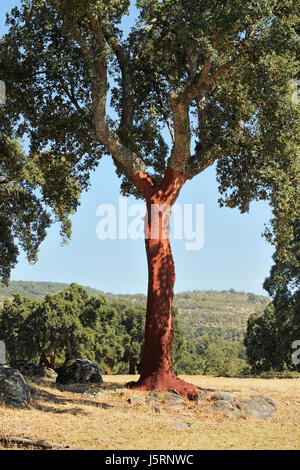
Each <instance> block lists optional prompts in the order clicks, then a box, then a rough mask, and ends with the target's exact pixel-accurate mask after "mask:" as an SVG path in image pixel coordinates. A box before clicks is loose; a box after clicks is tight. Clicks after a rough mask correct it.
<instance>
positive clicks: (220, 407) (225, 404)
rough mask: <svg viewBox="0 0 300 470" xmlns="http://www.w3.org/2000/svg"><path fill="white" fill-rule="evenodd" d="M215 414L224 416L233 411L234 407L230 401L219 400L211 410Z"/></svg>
mask: <svg viewBox="0 0 300 470" xmlns="http://www.w3.org/2000/svg"><path fill="white" fill-rule="evenodd" d="M209 409H210V410H211V411H212V412H213V413H217V414H223V413H226V412H228V411H232V410H233V409H234V407H233V406H232V404H231V403H230V402H229V401H226V400H218V401H216V402H215V403H214V404H213V405H211V406H210V408H209Z"/></svg>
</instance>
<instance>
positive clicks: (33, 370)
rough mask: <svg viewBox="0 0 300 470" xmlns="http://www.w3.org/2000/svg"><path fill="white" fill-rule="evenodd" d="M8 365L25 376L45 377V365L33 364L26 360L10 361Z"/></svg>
mask: <svg viewBox="0 0 300 470" xmlns="http://www.w3.org/2000/svg"><path fill="white" fill-rule="evenodd" d="M10 367H12V368H13V369H16V370H18V371H19V372H20V373H21V374H22V375H25V376H27V377H47V369H46V367H44V366H41V365H38V364H35V363H34V362H30V361H26V360H22V361H12V362H11V363H10ZM53 372H54V371H53ZM54 373H55V372H54Z"/></svg>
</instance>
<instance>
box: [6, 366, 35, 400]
mask: <svg viewBox="0 0 300 470" xmlns="http://www.w3.org/2000/svg"><path fill="white" fill-rule="evenodd" d="M30 397H31V393H30V389H29V386H28V384H27V382H26V380H25V379H24V377H23V375H22V374H20V372H18V371H17V370H15V369H13V368H12V367H9V366H0V399H1V400H2V401H3V402H4V403H5V404H6V405H9V406H14V407H18V408H25V407H27V406H28V403H29V401H30Z"/></svg>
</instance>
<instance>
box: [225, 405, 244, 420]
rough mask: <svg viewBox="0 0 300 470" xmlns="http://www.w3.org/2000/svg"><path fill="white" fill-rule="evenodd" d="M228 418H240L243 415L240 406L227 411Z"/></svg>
mask: <svg viewBox="0 0 300 470" xmlns="http://www.w3.org/2000/svg"><path fill="white" fill-rule="evenodd" d="M225 416H226V418H232V419H236V418H240V417H241V416H242V411H241V410H240V409H238V408H233V410H229V411H227V412H226V413H225Z"/></svg>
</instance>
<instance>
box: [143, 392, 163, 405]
mask: <svg viewBox="0 0 300 470" xmlns="http://www.w3.org/2000/svg"><path fill="white" fill-rule="evenodd" d="M161 398H162V392H161V391H160V390H153V391H152V392H150V393H148V396H147V399H146V400H147V401H148V402H153V401H156V402H158V401H159V400H160V399H161Z"/></svg>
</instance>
